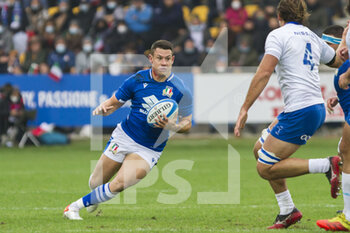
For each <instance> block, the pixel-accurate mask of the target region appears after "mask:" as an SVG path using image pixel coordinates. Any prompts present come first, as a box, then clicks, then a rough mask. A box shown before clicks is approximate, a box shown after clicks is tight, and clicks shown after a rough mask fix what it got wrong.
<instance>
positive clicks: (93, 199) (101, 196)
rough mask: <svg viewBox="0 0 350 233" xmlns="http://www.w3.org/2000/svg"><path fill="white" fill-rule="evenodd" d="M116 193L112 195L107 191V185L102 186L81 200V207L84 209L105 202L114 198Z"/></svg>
mask: <svg viewBox="0 0 350 233" xmlns="http://www.w3.org/2000/svg"><path fill="white" fill-rule="evenodd" d="M116 195H117V193H112V192H111V190H110V189H109V183H107V184H103V185H100V186H98V187H97V188H95V189H94V190H92V192H91V193H89V194H87V195H86V196H84V197H83V198H82V202H83V205H84V206H85V207H88V206H91V205H95V204H98V203H101V202H106V201H109V200H111V199H112V198H113V197H115V196H116Z"/></svg>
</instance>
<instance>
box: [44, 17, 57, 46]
mask: <svg viewBox="0 0 350 233" xmlns="http://www.w3.org/2000/svg"><path fill="white" fill-rule="evenodd" d="M41 35H42V43H43V46H42V47H43V48H46V49H47V50H48V51H52V50H54V49H55V39H56V25H55V22H54V21H53V20H48V21H46V22H45V25H44V27H43V28H42V30H41Z"/></svg>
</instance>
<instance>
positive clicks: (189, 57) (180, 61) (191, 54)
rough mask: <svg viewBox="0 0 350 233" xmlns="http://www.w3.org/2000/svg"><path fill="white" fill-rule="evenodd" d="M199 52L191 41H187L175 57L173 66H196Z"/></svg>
mask: <svg viewBox="0 0 350 233" xmlns="http://www.w3.org/2000/svg"><path fill="white" fill-rule="evenodd" d="M198 61H199V52H198V50H197V48H196V47H195V46H194V42H193V40H192V39H190V38H189V39H187V40H186V41H185V44H184V48H183V50H182V51H181V52H179V53H178V54H176V55H175V66H197V65H198Z"/></svg>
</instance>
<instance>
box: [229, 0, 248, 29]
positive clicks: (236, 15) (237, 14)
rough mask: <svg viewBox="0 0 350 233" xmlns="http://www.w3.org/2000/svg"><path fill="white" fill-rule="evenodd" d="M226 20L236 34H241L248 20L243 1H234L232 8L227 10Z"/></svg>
mask: <svg viewBox="0 0 350 233" xmlns="http://www.w3.org/2000/svg"><path fill="white" fill-rule="evenodd" d="M225 19H226V20H227V22H228V25H229V27H230V28H231V30H233V31H234V32H241V31H242V27H243V25H244V23H245V21H246V20H247V19H248V14H247V11H246V10H245V9H244V6H243V4H242V1H241V0H232V2H231V7H229V8H228V9H227V10H226V14H225Z"/></svg>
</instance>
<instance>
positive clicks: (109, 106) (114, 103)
mask: <svg viewBox="0 0 350 233" xmlns="http://www.w3.org/2000/svg"><path fill="white" fill-rule="evenodd" d="M123 104H124V103H121V102H120V101H119V100H118V99H117V98H116V97H115V95H113V96H112V97H111V98H109V99H107V100H106V101H104V102H103V103H101V104H100V105H99V106H98V107H97V108H95V110H94V111H92V115H94V116H95V115H102V116H108V115H110V114H112V113H113V112H114V111H115V110H117V109H118V108H120V107H121V106H123Z"/></svg>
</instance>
